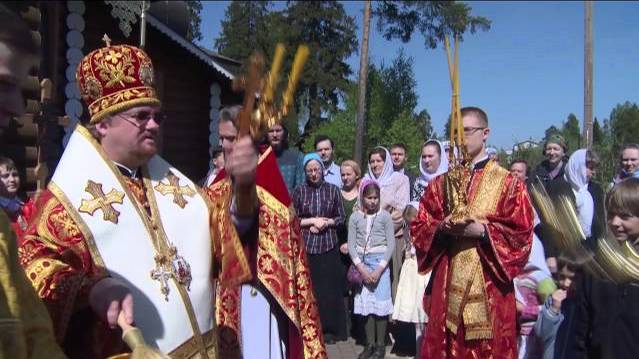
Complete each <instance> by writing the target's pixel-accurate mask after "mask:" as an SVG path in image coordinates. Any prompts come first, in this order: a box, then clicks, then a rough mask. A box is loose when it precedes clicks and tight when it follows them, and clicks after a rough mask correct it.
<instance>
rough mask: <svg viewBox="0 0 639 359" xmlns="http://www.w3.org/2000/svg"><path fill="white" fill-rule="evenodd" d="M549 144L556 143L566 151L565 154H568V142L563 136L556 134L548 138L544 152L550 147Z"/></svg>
mask: <svg viewBox="0 0 639 359" xmlns="http://www.w3.org/2000/svg"><path fill="white" fill-rule="evenodd" d="M549 143H556V144H558V145H559V146H560V147H561V148H563V149H564V153H566V152H568V145H567V144H566V140H565V139H564V138H563V136H561V135H558V134H554V135H550V136H548V138H546V142H544V150H545V149H546V145H548V144H549Z"/></svg>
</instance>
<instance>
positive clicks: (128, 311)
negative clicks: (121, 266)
mask: <svg viewBox="0 0 639 359" xmlns="http://www.w3.org/2000/svg"><path fill="white" fill-rule="evenodd" d="M89 305H90V306H91V308H92V309H93V311H94V312H95V313H96V314H97V315H98V316H99V317H100V318H101V319H102V320H104V321H105V322H107V323H108V325H109V327H111V328H115V327H117V325H118V316H119V315H120V312H123V313H124V319H125V320H126V323H127V324H129V325H132V324H133V322H134V320H133V296H132V295H131V292H130V291H129V288H128V287H127V286H126V285H125V284H124V283H122V282H120V281H119V280H117V279H115V278H111V277H107V278H104V279H101V280H99V281H98V282H97V283H95V284H94V285H93V287H92V288H91V291H90V292H89Z"/></svg>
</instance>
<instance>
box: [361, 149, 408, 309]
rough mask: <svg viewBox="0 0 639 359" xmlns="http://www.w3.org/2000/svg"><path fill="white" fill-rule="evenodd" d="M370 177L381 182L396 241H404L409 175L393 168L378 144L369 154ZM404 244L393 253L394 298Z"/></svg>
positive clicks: (384, 203) (386, 154) (385, 208)
mask: <svg viewBox="0 0 639 359" xmlns="http://www.w3.org/2000/svg"><path fill="white" fill-rule="evenodd" d="M366 178H370V179H373V180H375V181H376V182H377V183H379V186H380V189H381V196H380V201H381V207H382V209H384V210H386V211H388V212H389V213H390V214H391V218H392V219H393V224H394V226H395V239H397V241H396V243H402V241H400V239H401V238H402V236H403V229H404V219H403V217H402V215H403V213H404V208H405V207H406V205H407V204H408V202H409V201H410V183H409V180H408V177H407V176H406V175H404V174H402V173H400V172H395V171H394V170H393V161H392V159H391V156H390V153H389V152H388V150H387V149H386V148H384V147H381V146H378V147H375V148H374V149H372V150H371V151H370V152H369V154H368V174H367V175H366ZM403 252H404V246H402V245H396V246H395V252H394V253H393V267H392V268H393V271H392V279H393V284H392V292H393V298H395V293H396V292H397V282H398V281H399V271H400V269H401V267H402V255H403Z"/></svg>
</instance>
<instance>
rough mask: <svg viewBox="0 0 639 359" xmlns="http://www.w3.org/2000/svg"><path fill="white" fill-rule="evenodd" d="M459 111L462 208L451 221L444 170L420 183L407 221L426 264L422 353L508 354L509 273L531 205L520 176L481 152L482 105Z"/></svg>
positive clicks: (512, 313)
mask: <svg viewBox="0 0 639 359" xmlns="http://www.w3.org/2000/svg"><path fill="white" fill-rule="evenodd" d="M461 115H462V121H463V127H464V128H463V131H464V136H465V145H466V148H467V150H468V154H469V157H470V158H471V159H472V161H473V162H472V164H473V170H472V177H471V180H470V184H469V186H468V189H467V192H466V193H467V198H468V208H469V212H468V213H469V216H468V217H467V219H466V220H464V221H462V222H453V221H451V219H450V208H449V205H448V203H447V201H446V188H445V176H446V174H445V175H442V176H440V177H438V178H436V179H435V180H434V181H433V182H431V184H430V185H429V186H428V188H427V189H426V192H425V194H424V196H423V197H422V199H421V201H420V206H419V214H418V216H417V219H416V220H415V221H414V222H413V225H412V227H411V233H412V235H413V238H414V243H415V247H416V250H417V256H418V259H419V270H420V272H428V271H431V270H432V277H431V278H432V279H431V282H430V284H429V286H428V288H427V289H426V293H425V297H424V307H425V310H426V312H427V313H428V318H429V320H428V325H427V329H426V335H425V337H424V340H423V342H422V358H424V359H453V358H454V359H457V358H459V359H466V358H468V359H470V358H474V359H475V358H476V359H484V358H492V359H515V358H517V328H516V325H517V324H516V318H515V317H516V309H515V295H514V289H513V278H515V276H517V274H518V273H519V272H520V271H521V270H522V268H523V267H524V265H525V264H526V260H527V259H528V255H529V252H530V248H531V244H532V229H533V210H532V206H531V202H530V198H529V196H528V192H527V190H526V186H525V184H524V183H523V182H522V181H520V180H518V179H516V178H515V177H513V176H512V175H510V174H509V173H508V171H507V170H505V169H504V168H502V167H500V166H499V165H498V164H497V162H495V161H493V160H490V159H489V158H488V156H487V154H486V151H485V146H486V140H487V139H488V135H489V133H490V129H489V128H488V117H487V116H486V113H485V112H484V111H483V110H481V109H479V108H476V107H466V108H462V109H461Z"/></svg>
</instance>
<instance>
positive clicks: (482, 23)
mask: <svg viewBox="0 0 639 359" xmlns="http://www.w3.org/2000/svg"><path fill="white" fill-rule="evenodd" d="M471 11H472V8H471V7H470V6H469V5H467V4H465V3H462V2H458V1H389V0H385V1H379V2H378V3H377V7H376V8H375V15H377V16H378V21H377V28H378V29H379V31H380V32H381V33H383V35H384V37H385V38H386V39H387V40H391V39H400V40H401V41H402V42H405V43H406V42H409V41H410V39H411V37H412V35H413V33H414V32H415V30H416V29H418V30H419V32H420V33H421V34H422V36H423V37H424V45H425V46H426V48H431V49H434V48H436V47H437V44H438V43H440V42H442V41H443V40H444V36H445V35H447V34H448V35H450V34H457V35H458V36H459V38H460V40H463V38H462V36H463V34H464V33H465V32H466V31H470V33H471V34H473V33H475V32H476V31H477V30H483V31H486V30H488V29H490V23H491V22H490V20H488V19H487V18H485V17H482V16H472V15H471Z"/></svg>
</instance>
